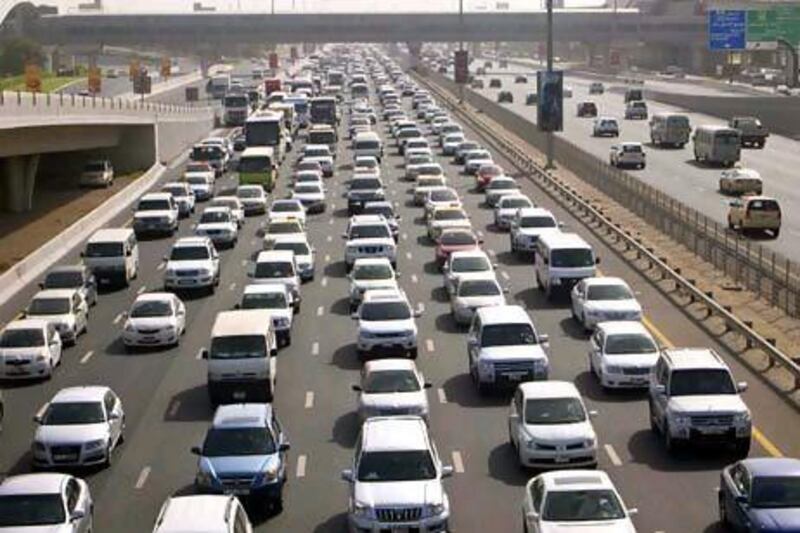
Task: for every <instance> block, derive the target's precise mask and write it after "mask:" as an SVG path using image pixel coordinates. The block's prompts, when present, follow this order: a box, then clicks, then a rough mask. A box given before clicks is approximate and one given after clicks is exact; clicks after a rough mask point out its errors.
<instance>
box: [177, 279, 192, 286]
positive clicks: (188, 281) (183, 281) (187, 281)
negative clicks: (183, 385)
mask: <svg viewBox="0 0 800 533" xmlns="http://www.w3.org/2000/svg"><path fill="white" fill-rule="evenodd" d="M178 285H194V280H193V279H180V280H178Z"/></svg>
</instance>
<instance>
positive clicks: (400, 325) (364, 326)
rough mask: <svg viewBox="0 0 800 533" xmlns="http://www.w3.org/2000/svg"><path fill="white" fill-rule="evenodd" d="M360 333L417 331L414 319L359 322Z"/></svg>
mask: <svg viewBox="0 0 800 533" xmlns="http://www.w3.org/2000/svg"><path fill="white" fill-rule="evenodd" d="M358 329H359V331H360V332H368V333H393V332H396V331H408V330H415V329H417V327H416V326H415V325H414V319H413V318H410V319H408V320H359V322H358Z"/></svg>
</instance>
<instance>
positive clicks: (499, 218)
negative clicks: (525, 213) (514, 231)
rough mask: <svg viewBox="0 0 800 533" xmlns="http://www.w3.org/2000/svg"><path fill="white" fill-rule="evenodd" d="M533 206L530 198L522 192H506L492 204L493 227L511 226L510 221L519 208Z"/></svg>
mask: <svg viewBox="0 0 800 533" xmlns="http://www.w3.org/2000/svg"><path fill="white" fill-rule="evenodd" d="M528 207H534V205H533V202H532V201H531V199H530V198H528V197H527V196H525V195H524V194H507V195H505V196H502V197H501V198H500V200H499V201H498V202H497V205H495V206H494V225H495V227H497V228H499V229H503V230H507V229H509V228H510V227H511V221H512V220H514V217H515V216H516V214H517V211H519V210H520V209H525V208H528Z"/></svg>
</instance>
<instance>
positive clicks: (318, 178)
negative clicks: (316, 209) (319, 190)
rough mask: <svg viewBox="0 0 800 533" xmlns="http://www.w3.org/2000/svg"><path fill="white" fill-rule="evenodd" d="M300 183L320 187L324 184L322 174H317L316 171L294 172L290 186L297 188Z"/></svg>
mask: <svg viewBox="0 0 800 533" xmlns="http://www.w3.org/2000/svg"><path fill="white" fill-rule="evenodd" d="M300 183H319V184H320V185H322V184H323V183H324V182H323V178H322V172H317V171H316V170H301V171H300V172H296V173H295V174H294V178H293V181H292V186H293V187H294V186H297V185H299V184H300Z"/></svg>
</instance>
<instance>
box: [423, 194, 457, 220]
mask: <svg viewBox="0 0 800 533" xmlns="http://www.w3.org/2000/svg"><path fill="white" fill-rule="evenodd" d="M423 205H424V206H425V218H426V219H427V218H430V216H431V215H432V214H433V211H434V210H435V209H437V208H440V207H461V206H462V204H461V198H460V197H459V196H458V193H457V192H456V190H455V189H453V188H451V187H444V188H442V187H432V188H431V189H430V190H428V192H427V194H426V195H425V197H424V204H423Z"/></svg>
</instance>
